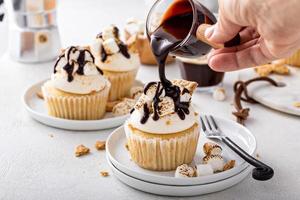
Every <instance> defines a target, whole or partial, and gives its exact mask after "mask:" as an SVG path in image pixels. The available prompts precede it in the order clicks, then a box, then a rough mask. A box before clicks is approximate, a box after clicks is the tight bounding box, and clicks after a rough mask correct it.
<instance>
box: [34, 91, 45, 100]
mask: <svg viewBox="0 0 300 200" xmlns="http://www.w3.org/2000/svg"><path fill="white" fill-rule="evenodd" d="M36 96H37V97H38V98H39V99H43V100H44V96H43V93H42V91H38V92H36Z"/></svg>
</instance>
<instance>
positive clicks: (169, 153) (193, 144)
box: [125, 124, 199, 171]
mask: <svg viewBox="0 0 300 200" xmlns="http://www.w3.org/2000/svg"><path fill="white" fill-rule="evenodd" d="M136 131H137V132H140V133H142V135H141V134H139V133H136ZM125 132H126V136H127V141H128V146H129V152H130V155H131V159H132V160H133V161H134V162H135V163H136V164H137V165H139V166H140V167H142V168H145V169H149V170H155V171H169V170H175V169H176V168H177V167H178V166H179V165H182V164H184V163H186V164H189V163H191V162H192V161H193V158H194V156H195V153H196V149H197V144H198V138H199V128H198V124H195V125H194V126H193V127H192V128H189V129H187V130H185V131H182V132H180V133H175V134H170V135H168V137H167V138H162V137H160V136H159V135H158V136H153V134H151V137H147V136H146V137H145V135H147V133H143V132H141V131H140V130H133V129H132V128H130V127H129V126H128V124H125Z"/></svg>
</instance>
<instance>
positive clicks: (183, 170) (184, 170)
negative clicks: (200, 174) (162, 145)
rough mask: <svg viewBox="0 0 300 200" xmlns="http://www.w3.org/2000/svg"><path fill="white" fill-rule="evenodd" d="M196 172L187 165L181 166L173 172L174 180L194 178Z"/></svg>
mask: <svg viewBox="0 0 300 200" xmlns="http://www.w3.org/2000/svg"><path fill="white" fill-rule="evenodd" d="M196 175H197V170H196V169H195V168H194V167H189V166H188V165H187V164H183V165H180V166H178V167H177V169H176V171H175V178H190V177H196Z"/></svg>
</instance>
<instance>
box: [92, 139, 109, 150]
mask: <svg viewBox="0 0 300 200" xmlns="http://www.w3.org/2000/svg"><path fill="white" fill-rule="evenodd" d="M105 143H106V142H105V141H96V143H95V148H96V149H97V150H98V151H101V150H105Z"/></svg>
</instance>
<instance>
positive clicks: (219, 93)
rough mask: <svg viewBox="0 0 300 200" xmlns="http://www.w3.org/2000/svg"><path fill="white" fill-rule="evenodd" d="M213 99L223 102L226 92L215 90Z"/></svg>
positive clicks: (219, 89) (222, 89)
mask: <svg viewBox="0 0 300 200" xmlns="http://www.w3.org/2000/svg"><path fill="white" fill-rule="evenodd" d="M213 98H214V99H215V100H217V101H224V100H225V99H226V92H225V89H224V88H216V89H215V90H214V92H213Z"/></svg>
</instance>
